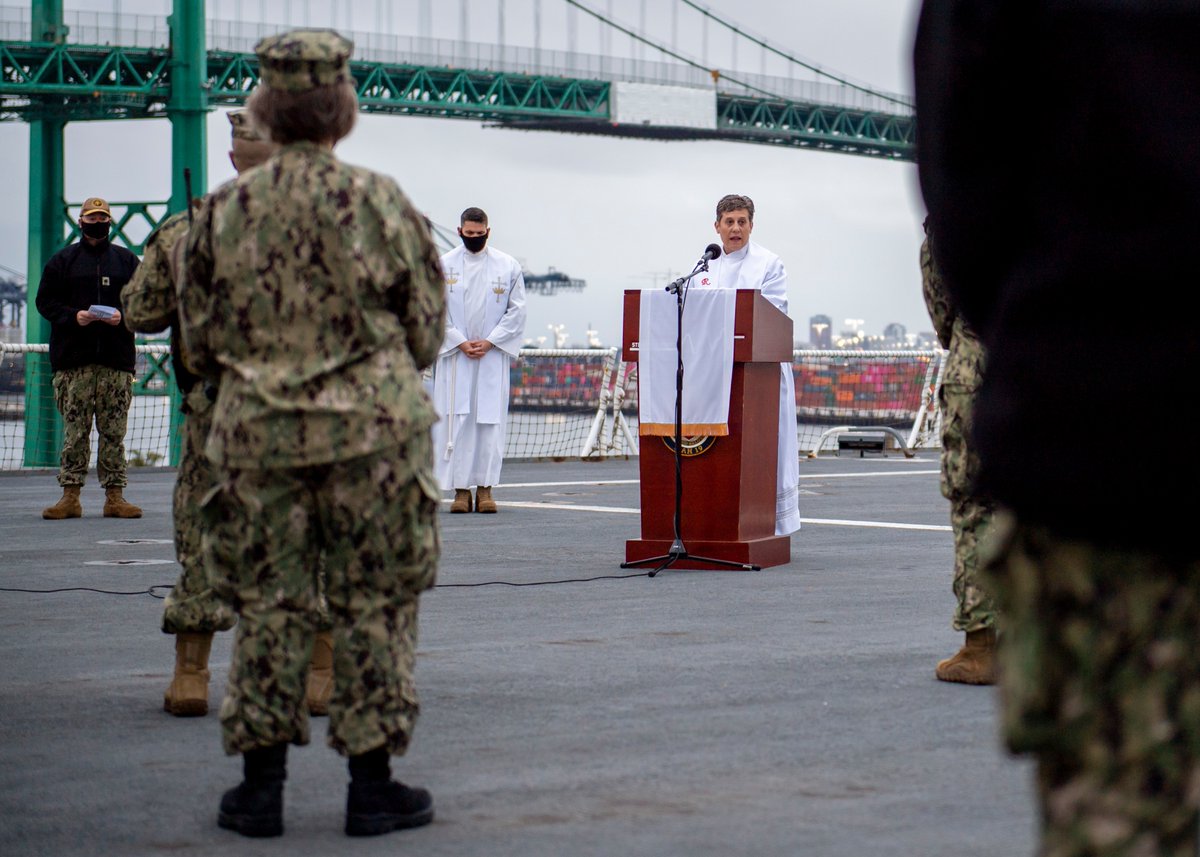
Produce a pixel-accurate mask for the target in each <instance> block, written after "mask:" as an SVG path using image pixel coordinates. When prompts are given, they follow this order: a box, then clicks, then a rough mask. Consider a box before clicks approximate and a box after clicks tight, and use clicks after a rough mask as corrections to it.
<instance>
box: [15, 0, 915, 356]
mask: <svg viewBox="0 0 1200 857" xmlns="http://www.w3.org/2000/svg"><path fill="white" fill-rule="evenodd" d="M419 2H420V0H400V2H393V3H391V4H390V5H389V4H387V3H383V2H378V0H360V2H356V3H353V4H349V3H344V2H343V3H336V2H332V3H331V2H330V0H215V2H214V0H209V2H208V14H209V16H210V17H211V18H219V19H229V18H234V17H235V16H236V15H238V14H239V13H240V14H241V16H242V18H243V19H245V20H261V19H260V18H259V15H260V11H265V12H266V19H267V20H270V21H283V20H284V18H283V17H282V15H283V12H284V11H285V10H288V9H290V14H291V18H290V21H291V23H293V24H297V25H299V24H304V23H306V21H305V19H304V15H305V12H307V15H308V21H307V23H309V24H311V25H314V26H316V25H320V26H325V25H332V26H335V27H336V28H339V29H343V30H349V29H354V30H364V31H365V30H372V29H377V24H382V25H383V26H384V27H386V26H388V25H389V24H390V25H391V26H393V27H394V28H395V31H396V32H398V33H401V34H405V35H419V33H418V24H417V21H418V19H419V10H418V4H419ZM536 2H537V0H505V22H506V23H505V31H506V37H507V41H508V42H509V43H510V44H512V43H516V44H525V45H532V44H533V43H534V39H535V36H534V33H533V29H532V24H531V21H532V11H533V9H534V6H535V3H536ZM586 2H588V4H589V5H590V6H591V7H592V8H595V9H597V10H600V11H605V10H608V9H611V10H612V14H613V15H614V17H615V18H617V19H618V20H620V21H622V22H625V23H628V24H632V25H634V26H635V27H636V26H637V25H639V24H640V21H641V20H642V15H643V9H645V13H644V15H645V21H646V30H647V31H648V32H649V33H651V34H654V35H656V36H658V37H659V39H660V40H661V41H662V42H663V43H664V44H667V45H668V46H669V45H670V41H671V35H672V32H673V29H672V27H673V23H672V22H673V21H674V22H675V29H674V32H675V33H676V34H677V43H678V46H679V49H680V50H681V51H682V52H684V53H687V54H689V55H692V56H695V57H697V58H700V56H701V53H702V50H703V48H704V47H705V46H707V49H708V58H709V59H710V60H711V62H712V63H713V64H719V65H728V63H729V60H730V56H731V52H732V50H733V48H732V38H731V37H730V35H729V34H728V33H727V32H726V31H723V30H720V29H719V28H717V27H716V26H714V25H712V24H710V25H709V26H708V30H707V39H705V38H704V36H703V30H702V29H701V28H700V16H699V15H698V14H697V13H695V12H694V11H692V10H689V9H687V8H686V7H684V6H683V5H682V4H680V3H678V0H586ZM499 3H500V0H471V2H470V3H469V4H462V3H456V2H453V0H434V2H432V3H430V4H429V6H427V7H426V8H430V9H432V19H431V21H430V23H429V27H430V32H431V34H432V35H434V36H435V37H441V38H457V37H458V35H459V33H460V26H461V25H460V21H459V10H460V9H461V8H462V7H463V6H464V5H467V6H469V8H470V9H471V10H472V16H473V17H472V19H471V21H470V22H469V24H468V27H469V29H468V33H469V37H470V39H471V40H473V41H480V42H491V41H494V40H495V38H496V34H497V31H498V13H499ZM65 5H66V8H67V10H68V11H71V10H99V11H102V12H111V11H112V10H113V9H114V7H116V8H119V9H120V10H121V11H122V12H125V13H130V12H159V13H161V12H162V11H163V10H166V9H169V6H170V3H169V2H166V0H141V2H139V0H120V2H115V0H91V2H87V0H80V2H71V0H66V3H65ZM540 5H541V15H542V31H541V45H542V47H543V48H556V49H563V50H565V49H566V48H567V47H568V42H569V39H570V37H569V36H568V35H567V33H568V32H570V31H571V30H570V29H569V28H570V27H571V24H570V21H569V19H568V17H567V16H568V14H569V13H568V11H567V10H568V7H567V4H565V3H564V2H563V0H541V2H540ZM704 5H706V6H708V7H709V8H710V9H711V10H712V11H713V12H714V13H715V14H718V15H720V16H722V17H724V18H726V19H727V20H729V21H730V22H731V23H735V24H737V25H738V26H739V27H740V28H741V29H743V30H744V31H746V32H748V33H751V34H754V35H760V36H765V37H766V38H767V40H768V41H770V42H771V43H772V44H773V45H775V46H778V47H780V48H782V49H786V50H787V51H789V52H791V53H793V54H794V55H797V56H799V57H802V58H804V59H806V60H808V61H811V62H813V63H816V64H818V65H820V66H822V67H824V68H826V69H828V70H830V71H836V72H837V73H840V74H842V75H845V76H848V77H850V78H851V79H854V80H855V81H859V82H864V83H869V84H870V85H872V86H874V87H877V88H879V89H882V90H885V91H889V92H911V82H910V78H911V71H910V69H909V61H910V49H911V43H912V34H913V27H914V25H915V19H916V14H917V10H918V8H919V0H838V2H837V3H827V2H815V0H812V2H810V0H737V2H729V0H708V2H707V3H705V4H704ZM673 6H676V7H678V11H674V12H673V10H672V7H673ZM575 14H576V16H577V17H576V21H575V24H574V28H573V32H574V34H575V35H574V42H575V46H576V48H577V50H578V51H580V52H581V53H598V52H600V49H601V47H607V48H608V50H609V51H611V52H613V53H622V54H624V55H630V54H632V53H635V52H636V51H638V50H640V48H637V47H635V46H632V45H631V44H630V41H629V39H628V38H627V37H624V36H620V35H619V34H617V35H612V36H610V37H609V41H608V42H607V43H602V42H601V41H600V38H601V37H600V34H599V31H600V27H599V26H598V25H597V24H596V23H595V21H594V20H592V19H590V18H587V17H586V16H583V15H581V14H579V13H575ZM737 50H738V58H739V66H740V67H741V69H742V70H744V71H747V72H759V71H761V70H763V69H762V63H763V60H762V54H761V51H759V50H757V49H751V48H750V47H749V46H748V45H747V44H746V43H745V42H742V43H741V44H740V46H739V47H738V48H737ZM644 56H645V58H646V59H656V58H657V57H653V56H651V55H650V52H649V51H648V50H647V51H646V53H645V54H644ZM766 71H767V73H769V74H779V73H781V70H780V67H779V66H774V65H772V66H769V67H768V68H767V69H766ZM800 76H802V75H800V74H797V77H800ZM228 127H229V126H228V122H227V121H226V120H225V119H224V117H223V115H222V114H221V113H220V112H217V113H214V115H212V116H211V117H210V119H209V124H208V134H209V138H208V139H209V184H210V186H214V185H215V184H217V183H219V182H221V181H224V180H226V179H228V178H230V177H231V176H232V175H233V171H232V168H231V167H230V166H229V161H228V158H227V156H226V152H227V150H228ZM28 139H29V133H28V127H27V126H26V125H24V124H23V123H3V124H0V152H3V154H4V156H5V162H6V163H7V164H8V165H9V168H8V170H7V171H6V173H7V175H6V182H7V184H8V187H9V198H10V200H14V201H15V202H16V204H10V205H9V206H6V207H5V209H4V210H3V211H2V212H0V264H4V265H6V266H8V267H11V268H15V269H17V270H25V268H26V264H25V257H26V230H27V228H28V216H27V211H26V207H27V205H26V200H27V198H28ZM338 154H339V156H340V157H342V158H343V159H344V160H346V161H349V162H351V163H356V164H361V165H364V166H368V167H370V168H372V169H375V170H379V171H381V172H384V173H387V174H389V175H391V176H393V177H394V178H395V179H396V180H397V181H398V182H399V183H400V185H401V187H403V188H404V190H405V191H406V192H407V193H408V195H409V196H410V197H411V198H412V200H413V201H414V203H415V204H416V205H417V206H418V207H419V208H420V209H422V210H423V211H424V212H425V213H426V214H427V215H428V216H429V217H430V218H432V219H433V220H434V221H436V222H438V223H440V224H443V225H445V226H449V227H453V226H456V225H457V222H458V220H457V218H458V213H459V212H460V211H461V210H462V209H463V208H465V207H467V206H468V205H478V206H481V207H482V208H484V209H485V210H487V212H488V214H489V215H490V217H491V220H492V242H493V244H494V245H495V246H497V247H500V248H501V249H503V250H506V251H507V252H509V253H511V254H513V255H514V256H516V257H517V258H518V259H520V260H522V261H523V262H524V263H525V265H526V268H527V270H530V271H533V272H537V273H541V272H544V271H546V270H547V269H548V268H549V267H551V266H553V267H555V268H557V269H558V270H560V271H564V272H566V273H569V274H570V275H571V276H573V277H580V278H583V279H585V280H586V281H587V284H588V285H587V288H586V289H585V290H584V292H583V293H582V294H578V295H559V296H555V297H541V296H532V297H531V298H530V301H529V305H530V318H529V325H528V328H527V336H529V337H537V336H549V335H550V331H549V330H547V325H549V324H552V323H561V324H565V325H566V328H567V332H568V334H569V337H570V342H571V343H580V344H582V342H583V341H584V334H585V331H586V330H587V328H588V326H589V325H590V326H591V327H593V328H594V329H596V330H598V331H599V334H600V338H601V340H602V341H603V342H604V343H605V344H616V343H617V341H618V339H619V333H620V307H621V294H622V292H623V291H624V290H625V289H636V288H652V287H656V286H657V287H661V285H662V284H663V282H664V281H665V280H666V279H667V272H670V273H671V276H677V275H679V274H680V273H684V272H686V270H690V269H691V266H692V264H693V263H694V262H695V260H696V259H697V258H698V257H699V255H700V253H701V252H702V251H703V249H704V247H705V245H706V244H708V243H709V242H710V241H712V240H713V239H714V237H715V234H714V231H713V226H712V222H713V219H714V217H713V207H714V204H715V203H716V200H717V199H719V198H720V197H721V196H722V195H724V194H726V193H742V194H747V195H749V196H751V197H752V198H753V199H754V201H755V205H756V207H757V215H756V226H755V231H754V238H755V240H757V241H759V242H760V243H761V244H763V245H765V246H767V247H769V248H770V249H772V250H774V251H775V252H776V253H778V254H779V255H780V256H781V257H782V258H783V260H784V263H785V265H786V266H787V270H788V275H789V291H790V298H791V315H792V318H793V319H794V320H795V324H796V333H797V338H798V339H799V340H801V341H803V339H804V338H805V336H804V331H805V330H806V328H807V321H808V318H809V316H811V315H814V314H817V313H823V314H826V315H829V316H831V317H832V318H833V321H834V327H835V329H840V327H841V326H842V322H843V320H844V319H847V318H857V319H863V320H864V321H865V325H864V329H865V331H866V332H867V333H880V332H881V331H882V329H883V327H884V326H885V325H886V324H888V323H890V322H899V323H901V324H903V325H905V327H907V328H908V331H909V332H910V333H913V332H916V331H921V330H929V329H930V327H931V325H930V323H929V320H928V316H927V315H926V312H925V308H924V304H923V303H922V300H921V288H920V271H919V268H918V261H917V257H918V248H919V246H920V242H921V236H922V232H921V220H922V218H923V216H924V207H923V203H922V201H921V198H920V194H919V192H918V190H917V186H916V168H915V167H914V166H913V165H911V164H899V163H889V162H884V161H880V160H875V159H870V158H861V157H856V156H850V155H840V154H830V153H818V152H808V151H794V150H790V149H784V148H779V147H770V146H756V145H749V144H744V143H720V142H669V143H668V142H646V141H633V140H621V139H612V138H599V137H585V136H573V135H564V134H552V133H547V132H520V131H508V130H501V129H496V128H485V127H483V126H482V125H481V124H480V123H478V122H472V121H465V120H443V119H429V118H418V117H403V118H401V117H385V116H365V115H364V116H360V119H359V124H358V127H357V128H356V130H355V131H354V133H353V134H352V135H351V136H350V137H349V138H348V139H346V140H345V141H343V142H342V143H341V144H340V145H339V147H338ZM169 173H170V128H169V124H168V123H167V122H166V121H165V120H146V121H135V122H105V123H94V122H93V123H83V122H80V123H74V124H72V125H69V126H68V128H67V163H66V195H67V198H68V200H71V201H74V202H78V201H79V200H82V199H83V198H84V197H85V196H89V195H93V194H95V195H100V196H105V197H107V198H109V199H112V200H154V199H166V198H167V196H168V195H169V193H170V175H169ZM33 279H34V280H35V281H36V279H37V275H36V274H35V275H34V277H33Z"/></svg>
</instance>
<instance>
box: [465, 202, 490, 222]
mask: <svg viewBox="0 0 1200 857" xmlns="http://www.w3.org/2000/svg"><path fill="white" fill-rule="evenodd" d="M467 221H470V222H471V223H482V224H483V225H484V226H487V225H488V219H487V212H486V211H484V210H483V209H482V208H476V207H475V206H471V207H470V208H468V209H466V210H465V211H464V212H463V213H462V214H461V215H460V216H459V218H458V225H459V226H464V225H466V223H467Z"/></svg>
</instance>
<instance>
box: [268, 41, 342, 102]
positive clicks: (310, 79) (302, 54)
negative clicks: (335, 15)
mask: <svg viewBox="0 0 1200 857" xmlns="http://www.w3.org/2000/svg"><path fill="white" fill-rule="evenodd" d="M353 51H354V43H353V42H352V41H350V40H349V39H347V38H345V37H344V36H342V35H340V34H339V33H337V32H335V31H333V30H289V31H288V32H286V33H279V34H278V35H275V36H267V37H266V38H265V39H262V40H261V41H260V42H259V43H258V44H257V45H255V46H254V53H256V54H257V55H258V62H259V70H260V75H261V78H262V82H263V83H264V84H265V85H267V86H270V87H274V88H275V89H282V90H286V91H288V92H306V91H307V90H310V89H313V88H315V87H318V86H328V85H330V84H334V83H350V82H351V81H352V78H351V77H350V65H349V59H350V54H351V53H352V52H353Z"/></svg>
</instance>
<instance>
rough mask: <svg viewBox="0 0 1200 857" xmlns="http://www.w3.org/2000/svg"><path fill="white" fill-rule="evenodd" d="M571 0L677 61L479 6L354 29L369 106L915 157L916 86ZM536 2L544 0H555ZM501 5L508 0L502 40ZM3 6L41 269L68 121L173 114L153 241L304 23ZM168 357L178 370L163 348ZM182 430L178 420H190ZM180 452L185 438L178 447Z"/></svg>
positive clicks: (359, 84)
mask: <svg viewBox="0 0 1200 857" xmlns="http://www.w3.org/2000/svg"><path fill="white" fill-rule="evenodd" d="M421 2H422V7H421V15H423V16H424V21H425V23H424V24H421V25H420V26H421V27H422V28H423V29H425V28H427V25H428V24H427V22H428V20H429V16H430V0H421ZM563 2H564V3H566V4H567V6H568V7H570V9H569V11H570V13H571V14H572V15H580V16H584V17H587V18H589V19H594V20H595V21H596V22H597V23H598V26H599V27H600V29H601V30H602V31H603V30H605V29H606V28H607V30H608V31H610V32H612V33H618V34H621V35H622V36H625V37H628V38H629V40H630V42H631V44H634V45H636V46H637V47H638V48H639V51H640V52H641V54H642V55H643V56H644V55H645V54H646V53H650V54H656V55H659V56H661V57H662V58H663V61H661V62H651V61H645V60H644V59H641V60H633V59H623V58H620V57H617V56H613V55H612V54H595V55H588V54H583V53H580V52H577V51H574V50H568V51H565V52H564V51H548V50H542V49H541V48H540V46H539V47H535V48H533V49H529V48H516V47H512V46H506V45H480V44H476V43H470V42H468V41H467V40H466V38H465V26H466V25H465V23H464V24H463V28H464V30H463V33H464V37H463V38H462V39H460V40H458V41H449V40H440V39H433V38H431V37H429V36H427V35H422V36H420V37H406V36H387V35H380V34H378V33H357V32H350V33H348V35H350V36H351V37H352V38H353V39H354V41H355V45H356V56H355V58H354V60H353V61H352V66H351V67H352V72H353V74H354V78H355V85H356V88H357V92H358V98H359V106H360V110H362V111H363V112H368V113H382V114H396V115H402V116H436V117H442V118H457V119H467V120H473V121H481V122H486V123H491V124H493V125H496V126H501V127H508V128H514V129H522V130H536V131H550V132H559V133H575V134H593V135H609V136H619V137H640V138H651V139H662V140H701V139H707V140H726V141H736V142H743V143H753V144H760V145H769V146H784V147H791V148H796V149H809V150H813V151H822V152H833V153H840V154H848V155H858V156H863V157H869V158H882V159H886V160H893V161H912V160H914V135H915V123H914V118H913V110H912V101H911V99H910V98H908V97H906V96H901V95H894V94H889V93H884V92H879V91H877V90H875V89H873V88H871V87H867V86H863V85H860V84H857V83H854V82H851V81H849V80H846V79H845V78H842V77H840V76H838V75H836V74H832V73H830V72H827V71H825V70H823V69H820V68H817V67H815V66H813V65H811V64H809V63H807V62H806V61H804V60H802V59H799V58H797V57H794V56H792V55H790V54H789V53H788V52H786V51H783V50H781V49H779V48H778V47H776V46H774V45H771V44H769V43H767V42H766V41H765V40H762V39H758V38H756V37H753V36H751V35H749V34H747V33H746V32H744V31H743V30H741V29H739V28H738V27H737V26H736V25H735V24H732V23H730V22H728V21H726V20H724V19H722V18H720V17H718V16H716V15H715V14H713V13H712V12H711V11H710V10H708V9H707V8H705V7H703V6H701V5H700V4H697V3H693V2H690V0H679V3H680V5H682V6H685V7H688V8H690V9H691V10H693V11H695V12H696V13H697V14H699V15H701V16H702V17H703V24H704V26H705V27H706V28H707V26H708V25H709V24H710V23H711V24H712V25H713V26H714V27H718V28H723V29H725V30H727V31H729V32H730V33H731V34H732V37H733V38H734V39H735V40H741V41H742V42H747V43H749V44H750V45H751V46H752V47H753V48H754V49H756V50H759V51H761V53H762V55H763V57H764V58H765V57H766V56H767V54H768V53H769V54H771V55H772V56H773V57H776V58H782V59H783V60H784V61H786V62H787V63H789V64H790V66H789V67H791V68H797V67H798V68H801V69H803V70H806V71H808V72H812V77H813V78H814V79H813V80H806V81H797V80H796V79H795V78H794V77H789V78H780V77H774V78H772V77H767V76H766V75H753V74H747V73H742V72H738V71H734V70H723V69H718V68H711V67H709V66H708V65H707V64H706V63H704V62H702V61H699V60H696V59H694V58H692V57H689V56H687V55H685V54H683V53H681V52H679V51H678V50H675V49H674V48H670V47H667V46H665V45H663V44H661V43H660V42H659V41H656V40H655V39H653V38H651V37H649V36H648V35H646V34H645V33H644V32H642V31H640V30H639V29H637V28H632V27H629V26H625V25H622V24H621V23H619V22H617V21H615V20H613V19H612V18H610V17H609V16H607V15H605V14H602V13H601V12H599V11H596V10H594V9H592V8H591V7H589V6H588V5H586V4H584V3H580V2H577V0H563ZM535 4H536V5H535V9H537V10H540V8H541V6H540V0H535ZM260 5H261V4H260ZM305 5H306V7H307V3H306V4H305ZM289 6H290V4H289ZM465 6H466V4H464V9H463V20H464V21H465V20H466V14H465V13H466V9H465ZM609 6H610V8H611V3H610V4H609ZM239 8H240V3H239ZM644 8H645V7H644V3H643V10H644ZM503 9H504V0H500V10H501V11H500V16H501V17H500V22H501V23H500V28H501V40H503ZM536 14H539V15H540V11H538V12H537V13H536ZM3 15H4V19H3V20H0V26H3V34H4V39H3V41H0V121H22V122H27V123H28V124H29V127H30V137H29V141H30V142H29V146H30V170H29V241H28V247H29V253H28V270H29V271H30V272H36V271H40V270H41V269H42V267H43V266H44V265H45V263H46V262H47V261H48V260H49V258H50V257H51V256H52V255H53V254H54V253H55V252H57V251H58V250H59V249H61V248H62V247H63V246H65V244H67V243H70V242H71V241H74V240H78V237H79V234H78V226H77V224H76V223H75V222H74V221H73V220H72V219H71V217H70V206H69V205H68V202H67V200H66V199H65V197H64V192H63V191H64V181H63V177H64V165H63V161H64V144H63V139H64V134H63V131H64V127H65V126H66V124H67V123H68V122H72V121H87V120H100V119H109V120H111V119H144V118H151V117H165V118H166V119H168V120H170V122H171V135H172V171H171V175H172V177H173V178H172V188H171V196H170V199H169V200H167V201H166V202H165V203H164V202H126V203H119V204H117V205H116V206H115V211H114V214H115V215H116V218H115V224H114V234H115V240H119V241H122V242H123V243H125V244H126V245H127V246H129V247H130V248H131V249H132V250H134V251H135V252H138V253H140V252H141V250H142V244H143V242H144V238H143V239H139V238H138V237H137V236H138V234H139V230H138V229H134V228H131V227H133V226H140V227H142V229H141V230H140V231H141V233H142V234H147V233H148V231H149V230H151V229H153V228H154V227H155V226H156V225H157V224H158V222H159V221H160V220H161V219H162V218H163V217H165V216H166V214H168V213H170V212H174V211H181V210H182V209H183V208H184V206H185V204H186V200H187V189H186V187H185V186H184V181H183V176H184V175H185V171H186V172H187V173H189V174H190V176H191V178H192V182H193V192H194V193H201V192H203V191H204V190H205V189H206V188H207V176H206V149H207V140H206V131H205V115H206V114H207V113H208V111H209V110H211V109H212V108H214V107H222V106H225V107H228V106H234V105H238V104H241V103H242V102H244V101H245V99H246V97H247V96H248V95H249V94H250V92H251V91H252V90H253V89H254V87H255V86H256V85H257V84H258V63H257V60H256V58H255V56H254V53H253V44H254V43H255V42H256V41H257V40H258V38H260V37H261V36H263V35H267V34H268V33H271V32H277V31H279V30H280V29H284V28H285V27H286V26H295V25H296V24H294V23H293V24H289V25H267V24H249V23H245V22H225V23H226V24H227V26H226V27H224V28H222V27H218V26H216V25H217V24H218V23H219V22H207V23H206V17H205V2H204V0H171V14H170V15H169V17H167V18H166V19H165V21H164V20H163V19H162V18H161V17H158V18H156V17H154V16H146V15H137V16H130V15H124V16H123V15H116V14H114V15H110V16H91V17H90V18H89V19H88V20H87V21H84V20H83V19H82V16H76V18H77V20H76V21H75V22H74V23H73V24H72V25H71V26H68V25H67V23H66V20H65V18H64V10H63V3H62V0H33V2H32V3H31V4H30V6H29V9H28V15H27V16H26V14H25V10H24V9H21V10H18V13H17V14H16V15H15V16H14V14H13V7H5V8H4V11H3ZM14 17H15V20H14ZM643 17H644V11H643ZM102 18H103V19H104V20H103V21H102ZM107 19H111V20H107ZM102 23H103V24H104V26H102ZM304 23H305V24H307V23H308V22H307V21H305V22H304ZM325 25H328V24H325ZM339 29H342V28H339ZM705 33H707V29H706V30H705ZM68 37H71V39H70V40H69V38H68ZM571 38H572V36H570V35H569V39H571ZM538 39H539V41H540V33H539V35H538ZM764 64H765V59H764ZM664 105H667V108H666V109H664ZM28 291H29V294H28V298H27V299H28V302H29V303H28V306H27V316H28V327H27V338H28V340H29V341H30V342H34V343H38V342H47V341H48V340H49V324H48V323H47V322H46V321H45V320H44V319H43V318H42V317H41V316H40V315H39V314H38V313H37V311H36V308H35V307H34V306H33V300H34V297H35V293H36V289H29V290H28ZM28 358H29V359H27V361H26V367H25V372H26V407H25V413H26V414H27V415H29V416H28V417H27V420H28V421H29V422H28V424H27V431H26V433H25V438H26V439H25V464H26V466H31V467H37V466H53V465H55V464H56V463H57V460H58V450H59V447H60V445H61V425H60V424H59V420H58V416H57V413H55V412H54V409H53V406H52V405H53V391H52V390H51V388H50V383H49V377H50V373H49V372H48V371H45V370H46V367H38V366H36V365H34V364H36V362H37V361H39V360H44V359H45V357H44V355H41V354H30V355H28ZM155 368H156V371H160V372H162V373H163V374H169V370H168V369H167V367H165V366H158V367H155ZM39 369H40V370H42V371H37V370H39ZM171 388H172V389H174V385H173V383H172V384H171ZM176 395H177V393H176ZM177 413H178V408H172V420H173V422H174V421H175V420H176V419H177V416H176V414H177ZM46 414H50V415H51V416H48V417H47V416H44V415H46ZM34 422H42V423H46V422H49V423H52V424H49V425H46V424H43V425H34V424H33V423H34ZM172 436H173V437H178V431H177V426H175V425H173V426H172ZM177 455H178V452H177V448H176V445H175V444H173V446H172V454H171V462H172V464H174V463H176V461H177Z"/></svg>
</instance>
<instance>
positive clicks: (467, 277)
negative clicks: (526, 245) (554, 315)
mask: <svg viewBox="0 0 1200 857" xmlns="http://www.w3.org/2000/svg"><path fill="white" fill-rule="evenodd" d="M441 262H442V271H443V272H444V273H445V276H446V335H445V337H444V339H443V340H442V347H441V349H440V350H439V352H438V358H437V362H436V364H435V365H434V373H433V403H434V406H435V407H436V408H437V412H438V417H439V419H438V421H437V423H435V424H434V426H433V458H434V473H435V475H436V476H437V479H438V481H439V482H440V483H441V485H442V487H443V488H469V487H470V486H472V485H495V484H496V483H497V482H499V481H500V466H501V464H503V462H504V435H505V429H506V426H507V422H508V398H509V364H510V363H511V361H512V358H513V357H515V356H516V354H517V352H518V351H519V350H520V348H521V343H522V337H523V336H524V335H525V277H524V276H523V275H522V273H521V265H520V263H518V262H517V260H516V259H514V258H513V257H512V256H509V255H508V254H507V253H503V252H501V251H500V250H497V249H496V248H495V247H485V248H484V249H483V250H482V251H481V252H479V253H470V252H468V251H467V249H466V248H465V247H456V248H455V249H453V250H451V251H450V252H449V253H446V254H445V255H444V256H442V258H441ZM472 339H486V340H488V341H489V342H491V343H492V345H494V346H495V347H494V348H492V349H491V350H490V351H488V352H487V354H485V355H483V357H481V358H479V359H478V360H473V359H471V358H470V357H468V356H467V355H466V354H464V353H463V352H462V351H461V350H460V349H459V347H458V346H459V345H461V344H462V343H464V342H467V341H468V340H472Z"/></svg>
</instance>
